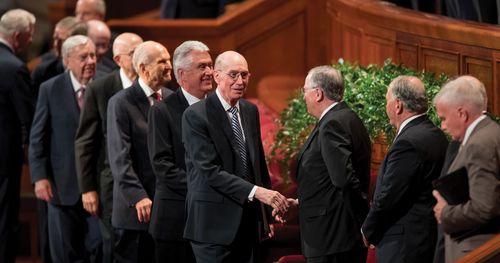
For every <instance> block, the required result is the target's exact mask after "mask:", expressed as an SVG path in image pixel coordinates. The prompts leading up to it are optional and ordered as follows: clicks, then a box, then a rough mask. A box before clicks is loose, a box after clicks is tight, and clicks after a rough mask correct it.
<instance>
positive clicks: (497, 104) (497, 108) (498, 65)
mask: <svg viewBox="0 0 500 263" xmlns="http://www.w3.org/2000/svg"><path fill="white" fill-rule="evenodd" d="M491 57H492V60H493V99H492V98H490V97H488V98H489V100H490V101H491V102H490V101H488V104H491V106H492V112H493V113H494V114H496V115H500V51H498V52H493V54H492V56H491Z"/></svg>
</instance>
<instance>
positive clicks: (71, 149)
mask: <svg viewBox="0 0 500 263" xmlns="http://www.w3.org/2000/svg"><path fill="white" fill-rule="evenodd" d="M79 119H80V109H79V107H78V103H77V100H76V95H75V91H74V89H73V85H72V84H71V78H70V75H69V72H65V73H62V74H60V75H57V76H55V77H53V78H51V79H49V80H48V81H46V82H44V83H42V85H41V86H40V94H39V96H38V101H37V105H36V111H35V118H34V120H33V127H32V129H31V136H30V148H29V161H30V168H31V169H30V171H31V180H32V182H33V183H35V182H37V181H39V180H41V179H48V180H49V181H50V182H51V185H52V192H53V195H54V198H53V199H52V201H51V203H52V204H55V205H75V204H76V203H77V202H78V201H79V200H80V191H79V189H78V183H77V178H76V170H75V134H76V129H77V128H78V121H79Z"/></svg>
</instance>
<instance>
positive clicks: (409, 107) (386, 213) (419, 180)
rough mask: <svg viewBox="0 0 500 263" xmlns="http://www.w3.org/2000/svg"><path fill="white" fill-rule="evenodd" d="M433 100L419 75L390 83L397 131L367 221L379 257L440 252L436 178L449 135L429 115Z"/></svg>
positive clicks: (389, 105) (424, 258)
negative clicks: (434, 210) (434, 190)
mask: <svg viewBox="0 0 500 263" xmlns="http://www.w3.org/2000/svg"><path fill="white" fill-rule="evenodd" d="M427 104H428V103H427V97H426V94H425V87H424V85H423V83H422V81H421V80H420V79H418V78H416V77H410V76H400V77H397V78H396V79H394V80H393V81H392V82H391V84H390V85H389V88H388V89H387V95H386V111H387V116H388V117H389V120H390V123H391V125H393V126H394V127H395V128H396V130H397V135H396V139H395V140H394V142H393V144H392V146H391V148H390V149H389V152H388V153H387V156H386V157H385V159H384V161H383V163H382V166H381V168H380V172H379V175H378V178H377V185H376V188H375V193H374V197H373V203H372V206H371V208H370V212H369V213H368V216H367V218H366V220H365V222H364V224H363V227H362V232H363V234H364V238H365V244H366V245H367V246H372V245H373V246H376V247H377V262H431V261H432V259H433V256H434V247H435V244H436V222H435V220H434V219H433V218H432V207H433V206H434V204H435V200H434V199H433V197H432V184H431V183H432V181H433V180H434V179H436V178H438V177H439V174H440V172H441V168H442V166H443V161H444V157H445V153H446V148H447V146H448V141H447V139H446V136H445V135H444V134H443V132H442V131H441V130H439V128H437V127H436V126H435V125H434V124H433V123H432V122H431V121H430V120H429V118H428V117H427V115H426V111H427V107H428V106H427ZM430 146H432V147H430Z"/></svg>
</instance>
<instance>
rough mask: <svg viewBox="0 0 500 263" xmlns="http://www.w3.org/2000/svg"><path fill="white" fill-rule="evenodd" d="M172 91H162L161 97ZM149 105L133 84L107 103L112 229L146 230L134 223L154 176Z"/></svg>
mask: <svg viewBox="0 0 500 263" xmlns="http://www.w3.org/2000/svg"><path fill="white" fill-rule="evenodd" d="M171 93H172V91H170V90H167V89H165V88H164V89H162V94H163V96H164V97H166V96H168V95H169V94H171ZM149 108H150V105H149V101H148V98H147V97H146V95H145V94H144V91H143V90H142V89H141V87H140V86H139V83H138V81H137V80H136V81H135V82H134V84H133V85H132V86H131V87H130V88H127V89H124V90H122V91H120V92H118V93H116V94H115V95H114V96H113V97H111V99H110V100H109V104H108V110H107V145H108V159H109V166H110V167H111V172H112V174H113V179H114V183H113V212H112V217H111V220H112V221H111V223H112V224H113V226H114V227H116V228H121V229H129V230H147V229H148V224H147V223H140V222H139V221H138V220H137V212H136V210H135V204H136V203H137V202H139V201H140V200H142V199H143V198H150V199H151V200H152V199H153V196H154V193H155V176H154V174H153V170H152V168H151V162H150V160H149V154H148V148H147V147H148V145H147V129H148V112H149Z"/></svg>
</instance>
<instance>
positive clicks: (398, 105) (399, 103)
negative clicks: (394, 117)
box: [394, 99, 404, 115]
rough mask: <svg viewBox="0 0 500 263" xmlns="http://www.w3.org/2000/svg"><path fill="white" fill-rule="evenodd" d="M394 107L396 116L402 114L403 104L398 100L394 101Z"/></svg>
mask: <svg viewBox="0 0 500 263" xmlns="http://www.w3.org/2000/svg"><path fill="white" fill-rule="evenodd" d="M394 107H396V114H398V115H399V114H401V113H403V108H404V107H403V102H402V101H401V100H399V99H396V103H394Z"/></svg>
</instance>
